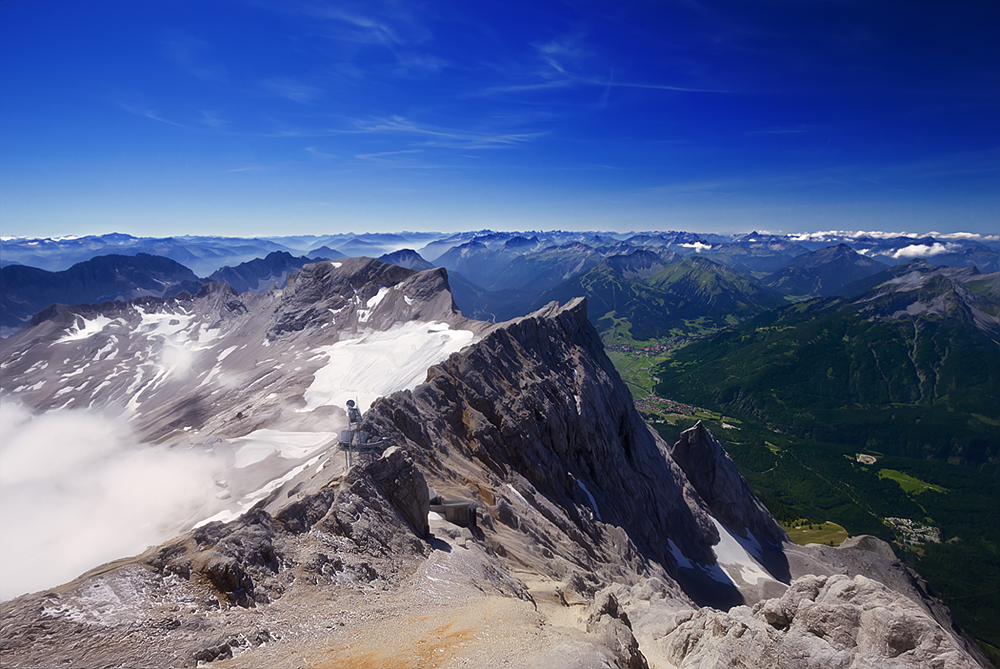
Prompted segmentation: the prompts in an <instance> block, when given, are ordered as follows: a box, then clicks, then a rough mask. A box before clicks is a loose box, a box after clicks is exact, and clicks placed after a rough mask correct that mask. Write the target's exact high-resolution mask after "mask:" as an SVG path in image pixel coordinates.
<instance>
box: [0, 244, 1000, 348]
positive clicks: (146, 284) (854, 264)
mask: <svg viewBox="0 0 1000 669" xmlns="http://www.w3.org/2000/svg"><path fill="white" fill-rule="evenodd" d="M637 252H642V254H650V255H635V254H636V253H637ZM141 254H145V255H146V256H147V257H148V256H152V255H158V256H162V257H164V258H169V259H171V260H173V261H174V262H175V263H179V264H180V265H183V266H184V267H185V268H187V269H189V270H190V272H189V273H187V274H185V275H184V276H185V277H186V278H185V279H183V281H189V282H192V281H193V282H195V283H194V284H191V285H188V286H187V289H190V288H193V287H196V285H197V282H199V281H201V279H198V276H203V277H207V279H208V280H210V281H224V282H226V283H229V284H230V285H232V286H233V287H234V288H235V289H236V290H237V291H238V292H244V291H257V292H260V291H263V290H266V289H267V288H269V287H272V286H273V287H279V288H280V287H281V286H282V285H284V282H285V281H286V280H287V277H288V275H289V273H290V272H294V271H295V270H297V269H299V268H301V267H302V266H303V265H304V264H306V262H308V261H309V260H314V259H317V258H327V259H337V258H341V257H345V256H359V255H360V256H368V257H373V258H375V257H378V258H381V259H383V260H384V261H385V262H389V263H391V264H397V265H400V266H402V267H406V268H410V269H426V268H428V267H432V266H437V267H444V268H446V269H447V270H448V272H449V274H450V278H451V281H450V283H451V285H452V288H453V291H454V297H455V301H456V304H457V305H458V306H459V308H460V309H462V310H463V312H464V313H465V314H466V315H467V316H469V317H472V318H484V319H487V320H506V319H509V318H513V317H515V316H520V315H523V314H526V313H528V312H529V311H531V310H532V309H533V308H536V307H538V306H539V305H540V304H544V302H545V301H547V300H550V299H557V298H563V297H566V296H572V295H575V294H585V295H588V296H589V297H590V298H591V302H592V308H591V310H590V314H591V318H592V319H593V320H594V322H595V323H597V324H599V323H600V319H601V318H604V317H606V316H608V315H609V314H611V313H612V312H613V313H614V314H615V316H614V317H615V318H618V319H623V318H624V319H628V320H631V321H636V320H637V319H638V320H640V321H641V323H642V324H640V325H639V326H638V329H637V330H635V331H634V332H633V335H635V336H639V335H643V336H649V337H653V336H661V335H662V334H663V333H665V332H667V331H669V330H670V329H672V328H675V327H677V326H678V324H682V323H691V322H694V321H698V319H703V320H702V321H700V324H699V326H698V327H705V328H709V329H714V328H718V327H722V326H724V325H732V324H734V323H736V322H739V321H740V320H741V319H743V318H747V317H749V316H753V315H755V314H757V313H760V312H761V311H762V310H764V309H768V308H771V307H772V306H776V305H777V304H778V303H779V302H776V301H775V299H774V296H775V295H778V296H781V297H784V298H786V299H793V300H796V299H805V298H810V297H817V296H828V295H832V294H835V293H837V292H838V291H841V290H843V289H844V288H845V287H846V286H847V285H848V284H851V283H853V282H856V281H863V280H864V279H865V278H867V277H869V276H871V275H873V274H875V273H877V272H878V271H880V270H881V269H884V268H885V267H886V266H887V265H896V264H899V263H901V262H904V261H907V260H910V259H914V258H923V259H925V260H927V261H928V262H933V263H936V264H941V263H942V262H945V261H946V262H948V263H951V264H952V265H953V266H955V267H965V268H976V269H977V270H978V271H981V272H987V273H989V272H995V271H998V270H1000V244H998V242H997V240H996V239H994V238H985V237H982V236H978V235H950V236H949V235H942V236H935V237H911V236H899V235H897V236H892V235H884V236H878V235H875V234H874V233H863V234H857V235H848V234H843V233H839V234H833V233H822V234H813V235H770V234H762V233H757V232H752V233H749V234H741V235H716V234H699V233H691V232H674V231H669V232H648V233H638V234H636V233H603V232H601V233H595V232H575V231H545V232H542V231H533V232H525V233H514V232H494V231H489V230H483V231H474V232H462V233H453V234H447V235H445V234H440V233H415V232H403V233H398V234H397V233H391V234H390V233H365V234H360V235H356V234H351V233H347V234H338V235H322V236H315V235H307V236H286V237H271V238H224V237H189V236H185V237H166V238H140V237H133V236H130V235H123V234H117V233H116V234H109V235H96V236H87V237H76V238H63V239H23V238H5V239H4V240H3V245H2V251H0V256H2V257H0V264H3V265H4V272H5V274H4V282H5V283H4V292H5V295H4V301H3V313H2V315H0V327H2V328H3V332H4V333H5V334H9V333H10V332H11V331H13V330H14V329H16V328H17V327H20V326H21V325H23V324H24V323H25V322H27V319H28V318H30V316H31V315H32V314H33V313H36V312H37V311H38V310H40V309H42V308H44V307H46V306H48V304H52V303H57V302H58V303H77V302H88V303H89V302H95V301H102V300H106V299H126V297H127V296H137V295H156V296H162V295H164V294H170V293H169V291H170V290H173V288H172V286H173V284H172V283H170V281H167V283H166V284H164V283H162V281H163V279H162V277H161V278H158V279H154V278H149V277H152V276H153V275H152V274H149V273H150V272H153V273H155V271H158V270H153V269H152V268H148V269H141V266H142V265H143V262H141V261H136V262H135V269H134V271H136V272H139V273H140V274H141V273H144V272H145V273H146V274H149V276H148V277H144V278H140V277H139V276H138V275H136V276H135V277H133V279H127V278H125V277H119V278H118V279H116V281H117V282H118V283H117V284H115V285H114V286H112V285H106V286H105V285H101V286H98V285H97V283H95V282H93V281H92V282H90V283H89V284H88V288H87V289H86V290H84V289H83V288H82V286H81V285H77V284H74V283H73V282H74V281H75V280H74V279H72V278H71V277H70V275H64V274H59V273H60V272H64V271H70V269H69V268H71V267H73V266H75V265H77V264H79V263H86V262H88V261H90V260H92V259H94V258H97V257H101V256H108V255H114V256H117V257H125V256H133V257H138V256H139V255H141ZM654 257H655V258H658V259H659V260H657V261H656V262H658V263H661V264H662V266H660V265H657V267H658V271H663V270H664V269H665V268H666V266H667V265H668V264H675V263H677V262H680V261H681V260H682V259H683V258H687V259H689V260H690V262H689V263H688V264H687V265H684V266H683V267H684V269H678V270H675V271H673V272H671V273H670V274H669V276H665V277H662V278H661V279H659V280H656V281H654V280H653V275H654V274H655V273H656V272H651V271H650V268H651V267H652V265H648V266H647V267H646V268H645V269H641V270H635V271H633V270H632V269H629V268H628V266H627V263H629V262H633V263H634V262H645V261H643V260H641V259H643V258H646V259H647V260H648V259H649V258H654ZM625 258H631V260H628V261H626V260H624V259H625ZM20 266H29V267H30V268H34V269H35V270H36V272H37V271H41V270H46V271H48V272H49V273H52V274H59V276H58V277H56V276H48V275H45V274H31V272H28V273H24V272H21V273H18V271H15V270H11V271H10V272H8V271H7V268H14V267H20ZM678 267H680V266H678ZM73 271H75V272H77V273H80V274H82V275H85V274H88V273H92V272H97V271H98V270H97V269H96V266H94V267H91V266H89V265H84V266H82V267H80V268H77V269H75V270H73ZM29 276H33V277H38V278H37V280H35V279H29V278H26V277H29ZM178 276H180V275H178ZM171 281H172V280H171ZM178 281H181V280H180V279H178ZM130 282H131V283H130ZM22 284H24V286H23V287H22ZM27 284H33V285H34V287H32V286H28V285H27ZM35 284H37V285H35ZM39 286H45V288H44V289H42V288H40V287H39ZM115 286H117V287H115ZM183 289H185V288H178V290H183ZM8 292H9V293H10V294H9V295H8V294H7V293H8ZM601 309H603V310H604V311H600V310H601ZM605 329H606V328H605Z"/></svg>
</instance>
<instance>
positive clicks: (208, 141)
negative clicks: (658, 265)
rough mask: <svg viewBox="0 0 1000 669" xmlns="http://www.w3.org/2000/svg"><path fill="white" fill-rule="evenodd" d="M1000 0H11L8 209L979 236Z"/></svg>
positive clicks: (138, 216) (106, 225)
mask: <svg viewBox="0 0 1000 669" xmlns="http://www.w3.org/2000/svg"><path fill="white" fill-rule="evenodd" d="M997 26H1000V2H997V1H996V0H968V1H966V2H961V3H946V4H943V3H940V2H907V3H901V2H880V1H878V0H860V1H858V2H852V1H849V0H825V1H821V0H815V1H811V0H769V1H752V0H733V1H718V2H700V1H698V0H676V1H664V2H652V1H642V2H639V1H635V2H625V1H621V0H619V1H613V2H575V1H573V2H541V1H536V2H517V1H509V0H508V1H505V2H452V1H448V0H440V1H434V2H419V1H416V0H413V1H411V0H407V1H404V2H379V1H377V0H366V1H365V2H357V3H355V2H312V1H309V0H282V1H281V2H277V1H272V2H263V1H257V0H142V2H134V1H127V0H117V1H105V0H94V1H93V2H78V1H73V2H69V1H65V0H30V1H29V0H3V2H2V3H0V91H2V96H0V97H2V100H0V232H2V234H4V235H31V236H48V235H66V234H97V233H104V232H111V231H120V232H128V233H132V234H137V235H169V234H223V235H240V236H244V235H268V234H270V235H275V234H309V233H316V234H319V233H332V232H345V231H355V232H370V231H398V230H405V229H423V230H443V231H448V230H468V229H478V228H493V229H515V230H519V229H536V228H543V229H551V228H563V229H591V230H593V229H602V230H643V229H685V230H693V231H720V232H724V231H740V230H743V231H748V230H751V229H767V230H773V231H786V232H791V231H810V230H825V229H843V230H858V229H865V230H870V229H881V230H887V229H891V230H908V231H917V232H921V231H930V230H939V231H957V230H966V231H973V232H986V233H994V234H995V233H996V231H997V228H998V227H1000V225H998V221H1000V49H998V48H997V41H996V35H997Z"/></svg>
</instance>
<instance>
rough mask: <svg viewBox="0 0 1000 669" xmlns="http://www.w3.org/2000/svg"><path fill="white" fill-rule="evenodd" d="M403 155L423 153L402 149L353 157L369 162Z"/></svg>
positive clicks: (419, 150)
mask: <svg viewBox="0 0 1000 669" xmlns="http://www.w3.org/2000/svg"><path fill="white" fill-rule="evenodd" d="M404 153H423V149H403V150H401V151H381V152H379V153H359V154H358V155H356V156H354V157H355V158H361V159H362V160H371V159H373V158H384V157H386V156H398V155H402V154H404Z"/></svg>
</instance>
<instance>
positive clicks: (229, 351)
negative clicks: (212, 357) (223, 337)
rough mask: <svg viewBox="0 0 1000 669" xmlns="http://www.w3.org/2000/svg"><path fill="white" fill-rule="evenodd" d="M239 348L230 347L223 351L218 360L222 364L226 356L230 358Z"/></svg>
mask: <svg viewBox="0 0 1000 669" xmlns="http://www.w3.org/2000/svg"><path fill="white" fill-rule="evenodd" d="M237 348H239V347H238V346H230V347H229V348H227V349H226V350H225V351H223V352H222V353H220V354H219V356H218V357H217V358H216V360H218V361H219V362H222V361H223V360H225V359H226V356H228V355H229V354H230V353H232V352H233V351H235V350H236V349H237Z"/></svg>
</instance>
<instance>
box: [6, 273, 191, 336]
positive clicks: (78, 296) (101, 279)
mask: <svg viewBox="0 0 1000 669" xmlns="http://www.w3.org/2000/svg"><path fill="white" fill-rule="evenodd" d="M202 283H203V281H202V280H201V279H199V278H198V277H197V276H195V274H194V272H192V271H191V270H190V269H188V268H187V267H185V266H183V265H181V264H180V263H178V262H175V261H173V260H171V259H169V258H162V257H160V256H153V255H149V254H148V253H138V254H136V255H135V256H125V255H117V254H115V255H106V256H99V257H97V258H92V259H90V260H87V261H84V262H80V263H77V264H75V265H73V266H72V267H70V268H69V269H67V270H63V271H61V272H48V271H46V270H44V269H37V268H35V267H26V266H23V265H8V266H7V267H4V268H2V269H0V331H2V334H3V336H6V335H7V334H9V333H11V332H13V331H15V330H17V329H18V328H20V327H23V326H24V325H26V324H27V322H28V320H30V318H31V316H33V315H34V314H35V313H37V312H38V311H40V310H41V309H43V308H44V307H47V306H49V305H50V304H54V303H61V304H94V303H99V302H107V301H114V300H130V299H132V298H135V297H139V296H141V295H152V296H155V297H171V296H173V295H177V294H178V293H180V292H182V291H185V290H187V291H189V292H192V293H195V292H197V291H198V288H199V287H201V284H202Z"/></svg>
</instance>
